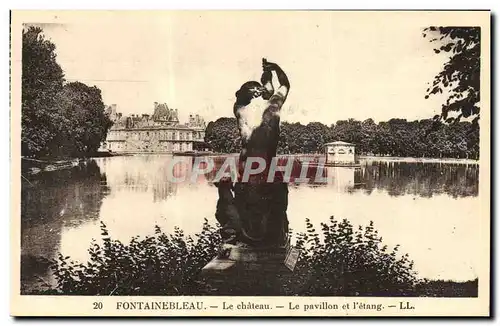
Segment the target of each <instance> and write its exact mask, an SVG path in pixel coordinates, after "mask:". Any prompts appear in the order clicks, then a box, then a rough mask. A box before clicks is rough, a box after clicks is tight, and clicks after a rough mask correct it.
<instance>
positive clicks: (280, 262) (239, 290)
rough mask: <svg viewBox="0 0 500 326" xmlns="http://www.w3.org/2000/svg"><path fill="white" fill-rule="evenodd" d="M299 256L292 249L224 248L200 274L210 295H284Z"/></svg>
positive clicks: (229, 246) (230, 246)
mask: <svg viewBox="0 0 500 326" xmlns="http://www.w3.org/2000/svg"><path fill="white" fill-rule="evenodd" d="M297 259H298V252H297V250H296V249H294V248H291V247H278V248H276V247H274V248H251V247H241V246H234V245H224V246H222V247H221V248H220V253H219V255H218V256H217V257H215V258H214V259H213V260H212V261H210V262H209V263H208V264H207V265H206V266H205V267H204V268H203V269H202V271H201V277H202V279H203V281H204V283H205V284H206V285H207V292H208V293H207V294H212V295H251V296H253V295H266V296H272V295H276V296H278V295H287V294H288V292H289V290H288V288H287V286H286V284H287V283H288V280H289V279H290V277H291V276H292V273H293V269H294V267H295V264H296V262H297Z"/></svg>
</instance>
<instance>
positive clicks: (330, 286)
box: [296, 216, 418, 296]
mask: <svg viewBox="0 0 500 326" xmlns="http://www.w3.org/2000/svg"><path fill="white" fill-rule="evenodd" d="M306 227H307V228H306V232H305V233H299V234H298V236H297V242H296V247H297V248H299V249H300V250H301V252H302V257H301V260H300V261H299V263H298V266H297V268H298V270H302V271H306V273H305V275H302V277H301V278H302V281H303V282H304V284H302V285H301V289H300V295H313V296H328V295H337V296H406V295H414V289H415V286H416V284H418V278H417V274H416V272H415V271H414V269H413V262H412V261H410V260H409V257H408V254H404V255H399V254H398V250H399V245H398V246H396V247H395V248H393V249H392V250H389V248H387V246H386V245H383V243H382V237H380V236H379V235H378V231H377V230H375V228H374V226H373V221H371V222H370V224H369V225H368V226H365V227H364V228H363V227H361V226H359V228H358V229H356V228H354V227H353V225H352V224H351V223H350V222H349V221H347V220H346V219H344V220H342V221H340V222H338V221H337V220H335V219H334V218H333V216H332V217H330V221H329V223H328V224H327V223H321V231H322V236H323V237H322V239H321V238H320V234H319V233H318V232H316V229H315V228H314V226H313V225H312V224H311V222H310V221H309V220H308V219H307V220H306Z"/></svg>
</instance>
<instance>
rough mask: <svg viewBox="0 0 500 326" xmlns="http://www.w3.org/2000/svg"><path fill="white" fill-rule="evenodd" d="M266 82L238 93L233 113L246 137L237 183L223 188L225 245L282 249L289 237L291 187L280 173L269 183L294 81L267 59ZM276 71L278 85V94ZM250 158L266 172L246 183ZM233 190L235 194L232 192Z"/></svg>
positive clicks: (226, 183) (253, 83) (220, 207)
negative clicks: (284, 108)
mask: <svg viewBox="0 0 500 326" xmlns="http://www.w3.org/2000/svg"><path fill="white" fill-rule="evenodd" d="M262 67H263V70H264V72H263V73H262V77H261V82H262V84H260V83H258V82H256V81H249V82H246V83H244V84H243V85H242V86H241V88H240V89H239V90H238V91H237V92H236V102H235V104H234V114H235V116H236V118H237V121H238V128H239V132H240V136H241V145H242V149H241V153H240V159H239V176H238V181H237V182H236V183H235V184H234V186H233V185H232V183H231V182H229V181H226V180H222V181H221V182H220V183H219V184H218V188H219V202H218V205H217V213H216V217H217V220H218V221H219V222H220V223H221V224H222V226H223V227H222V237H223V240H224V241H225V242H226V243H232V244H236V243H238V242H240V243H244V244H247V245H251V246H255V247H269V246H283V245H285V244H286V241H287V237H288V220H287V216H286V209H287V204H288V202H287V201H288V188H287V184H286V183H284V182H283V178H282V176H281V175H275V177H274V182H269V183H268V182H267V177H268V171H269V167H270V166H271V160H272V159H273V158H274V157H276V150H277V146H278V139H279V132H280V131H279V124H280V110H281V107H282V105H283V103H284V102H285V100H286V97H287V95H288V91H289V89H290V83H289V81H288V78H287V76H286V74H285V73H284V72H283V70H282V69H281V68H280V67H279V66H278V65H277V64H275V63H271V62H268V61H267V60H266V59H263V60H262ZM273 72H275V73H276V75H277V78H278V81H279V84H280V85H279V87H278V89H277V90H276V92H275V91H274V87H273V84H272V76H273ZM251 158H260V159H263V162H265V169H264V171H263V172H262V173H259V174H257V175H250V177H249V179H248V181H247V182H246V180H245V181H242V180H241V177H242V175H243V170H244V168H245V165H246V164H247V162H249V161H250V159H251ZM232 191H234V195H233V193H232Z"/></svg>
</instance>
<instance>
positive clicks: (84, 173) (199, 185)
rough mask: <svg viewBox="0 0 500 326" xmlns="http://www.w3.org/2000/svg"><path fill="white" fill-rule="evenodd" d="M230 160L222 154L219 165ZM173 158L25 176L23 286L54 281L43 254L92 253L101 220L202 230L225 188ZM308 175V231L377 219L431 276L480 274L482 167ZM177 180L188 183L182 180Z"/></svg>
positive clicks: (366, 168)
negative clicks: (333, 219) (333, 220)
mask: <svg viewBox="0 0 500 326" xmlns="http://www.w3.org/2000/svg"><path fill="white" fill-rule="evenodd" d="M224 159H225V157H214V161H215V168H216V169H215V171H217V169H218V168H219V167H220V166H221V165H222V163H223V162H224ZM292 159H293V160H294V165H293V167H294V171H295V172H294V175H295V176H297V175H300V170H301V166H300V162H298V160H296V158H292ZM172 160H173V157H172V156H169V155H145V156H123V157H110V158H99V159H95V160H94V161H90V162H89V163H88V164H87V165H86V166H83V167H81V168H77V169H74V170H71V171H59V172H53V173H50V174H47V175H41V176H37V177H36V178H35V179H32V180H29V181H25V180H23V183H22V205H21V214H22V216H21V217H22V219H21V227H22V229H21V253H22V270H21V273H22V279H23V289H28V288H30V287H32V286H33V284H34V283H36V282H35V279H36V278H35V277H34V275H38V276H40V277H42V278H44V279H47V278H48V276H47V264H46V263H44V262H43V260H42V259H39V258H40V257H47V258H54V257H55V255H56V253H57V252H59V251H60V252H62V253H63V254H64V255H70V256H72V257H73V258H75V259H77V260H85V259H86V258H87V255H88V253H87V248H88V246H89V243H90V241H91V240H92V238H99V235H100V232H99V223H100V221H102V222H104V223H105V224H106V225H107V226H108V228H109V230H110V234H111V236H113V237H114V238H117V239H119V240H122V241H128V240H129V239H130V237H132V236H135V235H141V236H142V235H146V234H150V233H151V232H152V231H153V227H154V225H155V224H156V225H159V226H160V227H162V228H163V229H164V230H165V231H166V232H170V231H172V230H173V228H174V226H179V227H181V228H182V229H184V231H185V232H186V234H194V233H197V232H199V231H200V228H201V225H202V223H203V219H204V218H207V219H208V220H209V222H211V223H215V217H214V214H215V205H216V201H217V191H216V190H215V188H214V186H213V185H211V183H210V181H211V180H213V178H214V177H215V173H216V172H215V171H214V170H212V171H211V172H209V173H207V174H206V175H201V176H198V177H197V178H196V182H195V183H192V182H190V180H191V177H192V175H191V173H190V172H191V171H192V167H193V164H194V163H195V158H191V157H177V158H176V160H177V161H178V162H177V164H175V165H174V166H173V168H172ZM307 172H308V173H307V177H308V178H310V182H309V183H306V184H295V185H294V184H291V185H290V194H289V207H288V212H287V213H288V216H289V220H290V227H291V228H292V229H293V230H295V231H301V229H302V228H303V227H304V219H305V218H306V217H308V218H310V219H311V220H312V221H313V222H314V223H320V222H323V221H326V220H327V219H328V217H329V216H330V215H335V216H337V217H339V218H348V219H350V220H351V221H352V222H353V223H360V224H366V223H368V222H369V221H370V220H374V222H375V225H376V227H377V228H378V229H379V231H380V233H381V234H383V235H384V239H385V240H386V241H387V244H388V245H395V244H401V245H402V250H403V251H405V252H408V253H409V254H410V255H411V256H412V258H413V259H415V266H416V268H417V270H419V272H421V274H422V276H424V277H429V278H452V279H460V278H462V279H471V278H473V277H474V271H475V269H474V268H473V267H474V266H476V265H475V260H474V259H475V258H474V257H476V256H477V255H476V254H475V253H477V251H476V250H475V249H474V248H473V246H474V244H475V243H477V242H476V239H477V237H478V236H480V235H479V233H478V232H479V231H478V230H479V229H478V227H477V224H476V223H475V219H474V217H475V215H476V212H477V210H478V209H479V207H480V206H479V200H478V198H477V195H478V177H479V165H476V164H449V163H447V164H444V163H443V164H440V163H408V162H385V161H364V162H361V166H360V167H358V168H346V167H326V168H325V169H324V170H321V171H320V173H319V175H320V176H321V177H323V178H324V180H323V181H321V182H316V181H317V179H315V176H316V175H317V174H318V170H317V167H314V166H312V167H311V168H310V169H309V170H308V171H307ZM171 177H174V178H180V179H182V178H184V179H185V180H186V182H180V183H173V182H170V181H169V180H171ZM332 195H333V196H332ZM395 228H397V232H394V230H396V229H395ZM423 235H425V241H423V240H422V236H423ZM449 252H461V255H449ZM455 256H456V257H455ZM443 257H446V259H444V258H443ZM471 266H472V267H471Z"/></svg>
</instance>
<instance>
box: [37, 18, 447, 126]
mask: <svg viewBox="0 0 500 326" xmlns="http://www.w3.org/2000/svg"><path fill="white" fill-rule="evenodd" d="M367 14H369V15H367ZM367 14H363V13H349V12H344V13H338V12H337V13H332V12H225V13H224V12H222V13H221V12H203V13H200V12H177V13H168V12H155V13H153V12H146V13H144V12H143V13H142V14H137V13H126V12H107V13H100V14H97V13H96V14H88V13H87V16H82V14H80V15H79V16H78V19H75V18H71V17H73V16H68V17H69V18H68V17H66V19H64V17H62V18H61V17H56V18H57V19H55V21H56V22H58V23H59V24H51V25H43V26H44V30H45V34H46V35H47V36H48V37H49V38H50V39H51V40H52V41H53V42H54V43H55V44H56V46H57V54H58V57H57V60H58V62H59V64H60V65H61V66H62V68H63V70H64V71H65V74H66V79H67V80H68V81H74V80H78V81H81V82H84V83H86V84H88V85H96V86H97V87H99V88H100V89H101V90H102V95H103V100H104V102H105V104H107V105H109V104H112V103H115V104H117V105H118V110H119V111H120V112H122V113H124V114H130V113H152V111H153V102H155V101H156V102H166V103H167V104H168V105H169V107H171V108H177V109H178V110H179V115H180V119H181V121H185V120H186V119H187V116H188V115H189V114H190V113H195V114H196V113H198V114H200V115H202V116H203V117H204V118H205V119H206V121H210V120H215V119H217V118H219V117H222V116H227V117H231V116H233V113H232V105H233V102H234V93H235V91H236V90H237V89H238V88H239V87H240V85H241V84H242V83H243V82H245V81H248V80H260V74H261V73H262V70H261V69H262V68H261V59H262V57H266V58H267V59H268V60H269V61H274V62H276V63H278V64H279V65H280V66H281V67H282V68H283V70H284V71H285V72H286V73H287V74H288V77H289V79H290V83H291V90H290V94H289V97H288V99H287V102H286V103H285V105H284V108H283V114H282V120H286V121H290V122H295V121H299V122H302V123H308V122H311V121H320V122H323V123H325V124H327V125H330V124H331V123H334V122H336V121H337V120H340V119H348V118H355V119H358V120H364V119H367V118H373V119H374V120H375V121H384V120H388V119H390V118H393V117H397V118H406V119H409V120H413V119H421V118H430V117H432V116H433V115H434V114H436V113H439V111H440V107H441V103H442V101H443V98H442V97H441V98H432V97H431V99H428V100H426V99H424V95H425V90H426V88H427V87H428V83H429V82H432V80H433V77H434V76H435V74H436V73H438V72H439V71H440V69H441V67H442V65H443V63H444V62H445V59H446V58H445V57H444V56H442V55H436V54H434V52H433V51H432V49H433V46H434V45H433V44H430V43H429V40H428V38H425V39H424V38H423V37H422V34H421V31H422V28H424V27H426V26H428V25H427V24H428V22H425V21H424V22H422V21H420V20H419V19H418V17H416V16H415V15H419V13H414V14H413V15H414V16H412V17H413V18H414V19H408V16H407V15H398V14H397V13H394V15H392V16H388V14H387V13H386V14H385V15H374V14H373V13H367Z"/></svg>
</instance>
